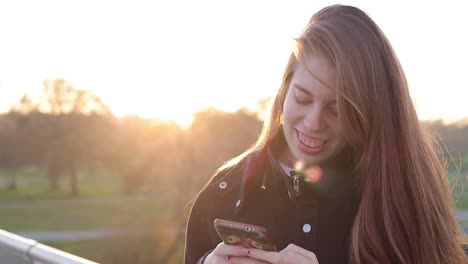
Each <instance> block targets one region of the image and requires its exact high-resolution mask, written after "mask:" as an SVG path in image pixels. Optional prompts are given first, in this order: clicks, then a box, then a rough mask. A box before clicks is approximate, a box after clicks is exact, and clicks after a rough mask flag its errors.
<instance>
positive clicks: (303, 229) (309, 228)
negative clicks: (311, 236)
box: [302, 224, 312, 233]
mask: <svg viewBox="0 0 468 264" xmlns="http://www.w3.org/2000/svg"><path fill="white" fill-rule="evenodd" d="M310 230H312V227H311V226H310V225H309V224H305V225H304V226H303V227H302V231H304V233H309V232H310Z"/></svg>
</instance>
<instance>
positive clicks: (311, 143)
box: [298, 132, 327, 148]
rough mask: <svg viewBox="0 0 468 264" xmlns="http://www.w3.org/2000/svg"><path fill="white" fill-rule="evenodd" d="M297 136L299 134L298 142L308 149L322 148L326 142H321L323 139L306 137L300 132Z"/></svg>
mask: <svg viewBox="0 0 468 264" xmlns="http://www.w3.org/2000/svg"><path fill="white" fill-rule="evenodd" d="M298 134H299V141H300V142H301V143H302V144H304V145H305V146H307V147H309V148H318V147H321V146H323V145H324V144H325V142H327V141H326V140H323V139H318V138H311V137H308V136H306V135H304V134H302V133H301V132H298Z"/></svg>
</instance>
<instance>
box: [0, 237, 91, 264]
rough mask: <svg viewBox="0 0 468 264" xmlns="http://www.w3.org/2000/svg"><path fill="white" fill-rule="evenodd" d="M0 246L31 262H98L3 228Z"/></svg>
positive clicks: (38, 263) (57, 263)
mask: <svg viewBox="0 0 468 264" xmlns="http://www.w3.org/2000/svg"><path fill="white" fill-rule="evenodd" d="M0 247H3V248H6V249H7V250H8V251H11V252H12V253H13V254H15V255H18V256H20V257H22V258H23V259H25V260H27V261H29V262H30V263H31V264H98V263H96V262H93V261H90V260H87V259H84V258H80V257H78V256H75V255H72V254H69V253H66V252H63V251H60V250H58V249H55V248H52V247H49V246H46V245H43V244H41V243H39V242H37V241H35V240H32V239H28V238H24V237H22V236H18V235H15V234H12V233H9V232H7V231H4V230H1V229H0ZM0 262H1V260H0Z"/></svg>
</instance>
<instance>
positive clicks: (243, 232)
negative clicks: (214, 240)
mask: <svg viewBox="0 0 468 264" xmlns="http://www.w3.org/2000/svg"><path fill="white" fill-rule="evenodd" d="M214 227H215V229H216V231H217V232H218V234H219V236H220V237H221V239H222V240H223V242H224V243H226V244H228V245H236V246H244V247H246V248H257V249H261V250H265V251H277V250H276V246H275V244H274V243H273V241H272V240H271V238H270V236H269V234H268V232H267V230H266V229H265V228H264V227H261V226H256V225H251V224H244V223H239V222H234V221H229V220H224V219H216V220H215V221H214Z"/></svg>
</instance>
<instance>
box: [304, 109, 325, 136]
mask: <svg viewBox="0 0 468 264" xmlns="http://www.w3.org/2000/svg"><path fill="white" fill-rule="evenodd" d="M304 127H305V129H306V130H307V131H311V132H314V131H320V130H323V129H324V128H325V127H326V118H325V113H324V111H323V110H322V109H321V108H320V107H318V106H314V107H313V108H311V109H310V110H309V111H308V112H307V113H306V115H305V116H304Z"/></svg>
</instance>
